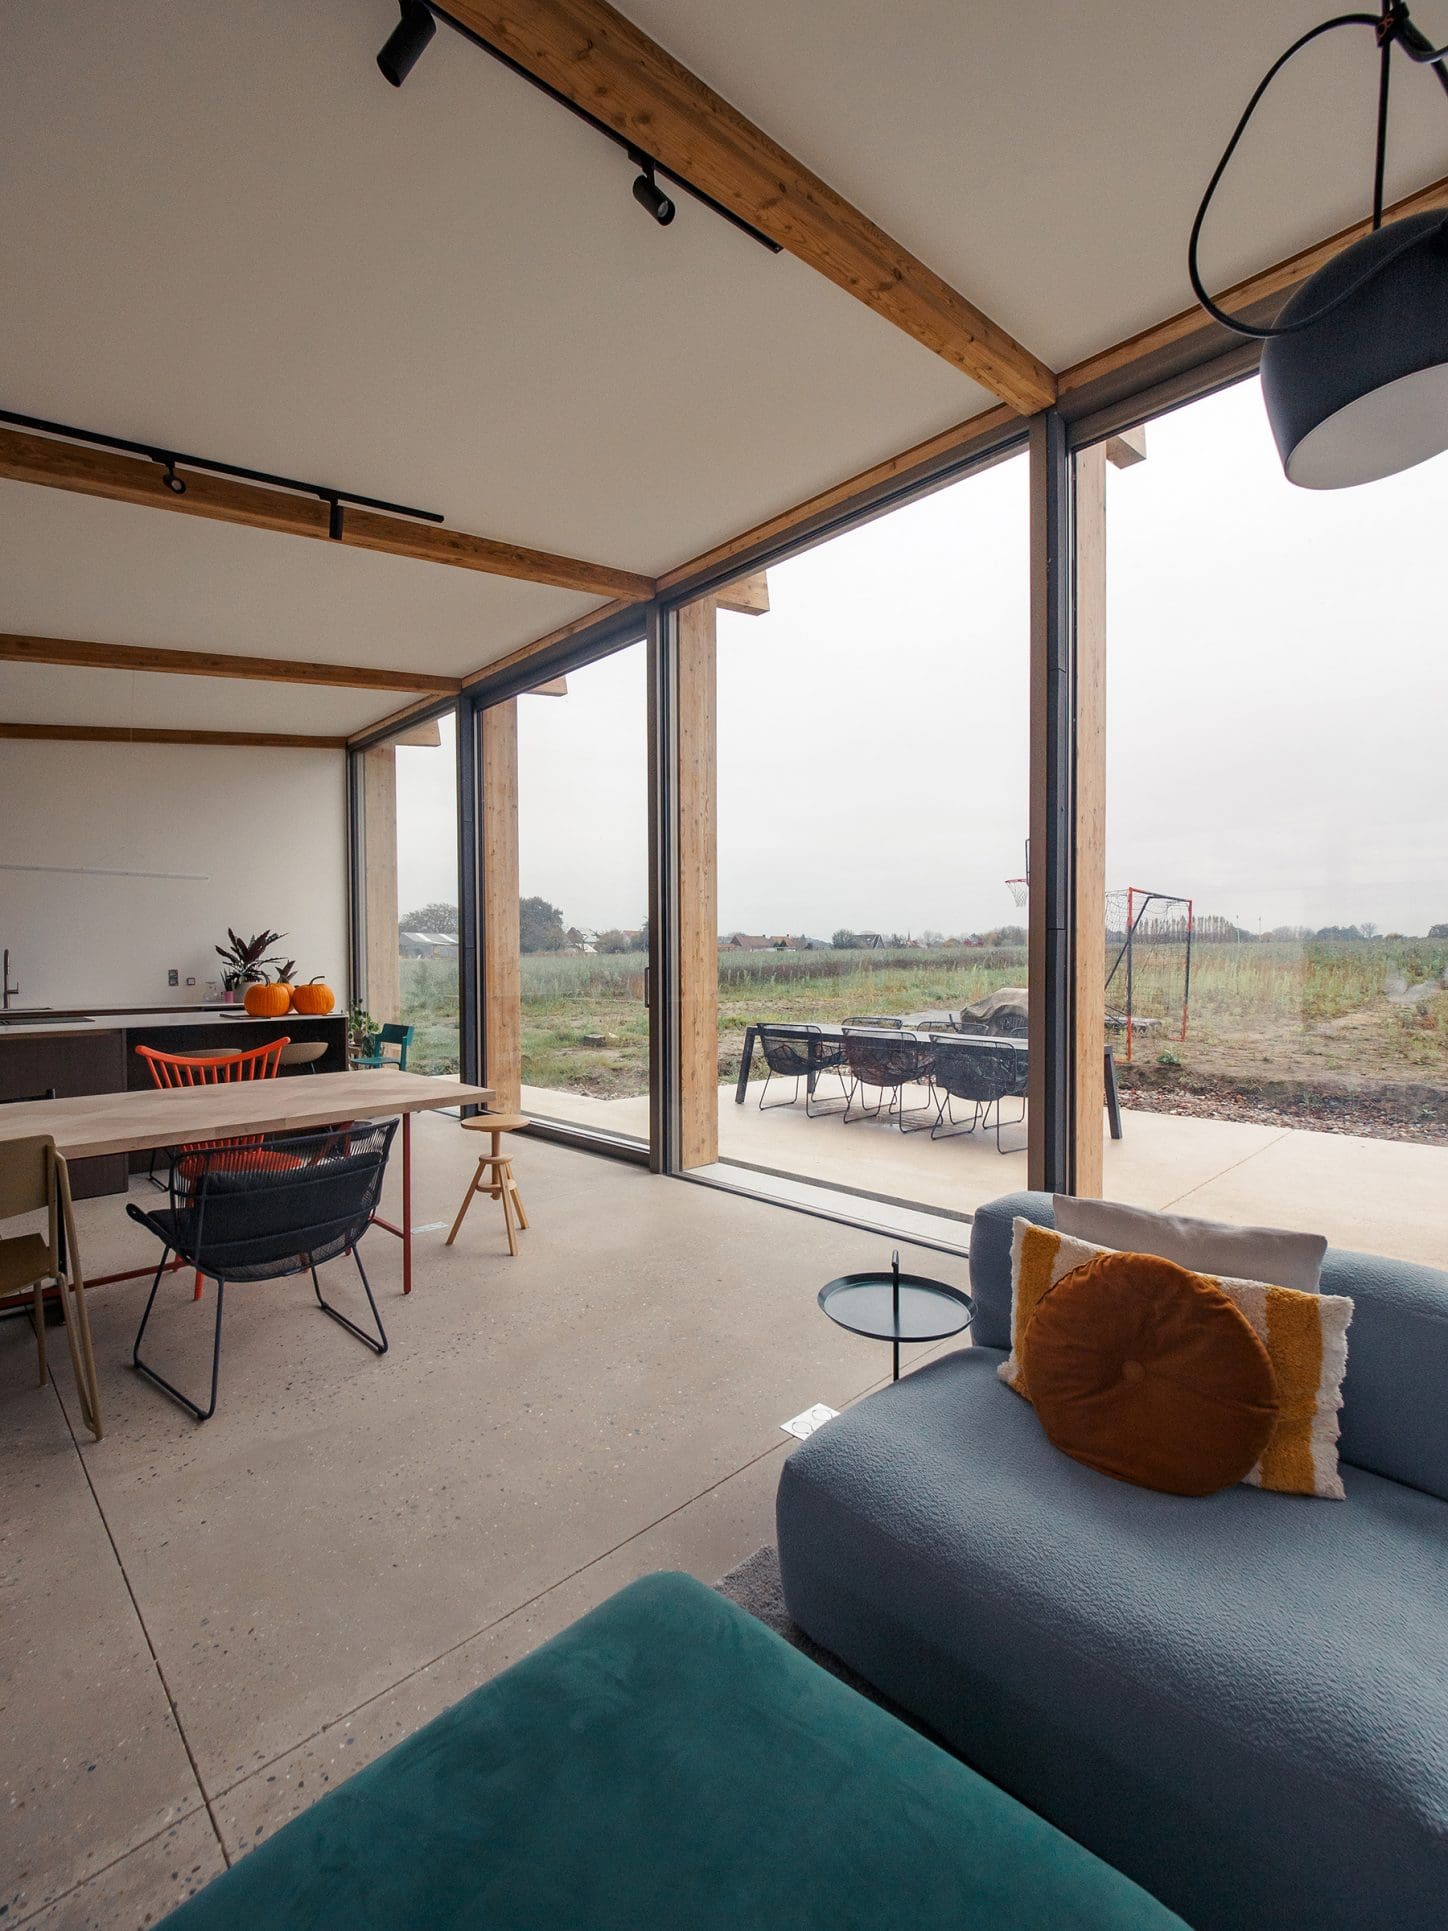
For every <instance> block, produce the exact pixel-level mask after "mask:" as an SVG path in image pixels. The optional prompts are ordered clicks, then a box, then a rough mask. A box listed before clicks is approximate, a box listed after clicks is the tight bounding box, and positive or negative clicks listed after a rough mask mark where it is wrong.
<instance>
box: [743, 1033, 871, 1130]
mask: <svg viewBox="0 0 1448 1931" xmlns="http://www.w3.org/2000/svg"><path fill="white" fill-rule="evenodd" d="M754 1036H755V1039H756V1040H757V1041H758V1043H759V1049H760V1051H761V1052H762V1053H763V1054H764V1063H765V1066H766V1067H767V1068H768V1069H769V1070H768V1071H767V1072H766V1074H765V1076H764V1091H763V1092H762V1093H761V1094H760V1095H759V1110H760V1112H761V1113H763V1112H764V1111H765V1110H766V1100H765V1094H767V1093H768V1091H769V1082H770V1081H771V1080H772V1079H775V1078H776V1077H777V1078H779V1079H792V1080H793V1081H794V1091H793V1092H792V1093H791V1094H790V1096H789V1098H788V1099H787V1100H769V1101H768V1102H767V1106H768V1108H769V1110H772V1109H773V1108H774V1107H776V1106H796V1105H797V1104H798V1103H799V1083H800V1081H801V1080H803V1081H804V1083H805V1087H804V1110H805V1117H806V1118H807V1119H811V1120H813V1119H817V1118H818V1117H819V1116H820V1115H821V1114H822V1113H839V1112H842V1111H843V1110H844V1107H845V1106H846V1105H848V1103H849V1095H848V1092H847V1091H846V1088H845V1073H844V1064H845V1054H844V1048H843V1047H842V1046H841V1044H840V1042H839V1041H838V1040H837V1039H826V1038H825V1037H824V1034H823V1033H822V1032H821V1031H820V1029H819V1027H818V1026H761V1025H757V1024H756V1026H755V1028H754ZM821 1073H832V1074H833V1075H834V1076H835V1078H836V1079H837V1080H838V1081H839V1083H840V1098H839V1099H838V1100H837V1099H834V1098H831V1099H830V1100H828V1101H827V1102H826V1103H825V1104H823V1105H820V1104H818V1103H817V1102H816V1100H815V1085H816V1082H817V1081H818V1078H819V1075H820V1074H821Z"/></svg>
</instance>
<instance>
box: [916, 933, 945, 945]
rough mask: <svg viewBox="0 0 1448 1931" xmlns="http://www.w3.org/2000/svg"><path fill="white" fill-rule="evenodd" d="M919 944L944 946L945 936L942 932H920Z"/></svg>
mask: <svg viewBox="0 0 1448 1931" xmlns="http://www.w3.org/2000/svg"><path fill="white" fill-rule="evenodd" d="M920 943H921V944H922V945H944V944H945V934H944V933H943V932H922V933H921V934H920Z"/></svg>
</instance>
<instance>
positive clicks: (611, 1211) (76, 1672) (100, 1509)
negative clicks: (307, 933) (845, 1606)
mask: <svg viewBox="0 0 1448 1931" xmlns="http://www.w3.org/2000/svg"><path fill="white" fill-rule="evenodd" d="M415 1133H416V1139H415V1143H414V1145H415V1159H414V1189H415V1205H416V1212H417V1220H418V1224H419V1227H420V1229H421V1231H420V1232H419V1234H418V1237H417V1260H416V1274H415V1282H416V1285H415V1290H414V1292H413V1294H412V1296H411V1297H410V1299H408V1300H407V1301H404V1300H403V1298H402V1295H401V1272H400V1253H399V1249H398V1244H397V1242H396V1241H394V1240H393V1239H392V1238H391V1237H390V1236H388V1235H385V1234H382V1233H374V1234H372V1235H371V1236H369V1239H368V1243H367V1250H366V1251H367V1260H368V1264H369V1268H370V1270H371V1272H372V1275H373V1281H374V1286H375V1288H376V1289H377V1292H378V1300H379V1305H380V1307H381V1311H382V1316H383V1320H384V1322H385V1323H386V1326H387V1330H388V1334H389V1338H390V1341H391V1349H390V1352H389V1353H388V1354H387V1355H386V1356H385V1357H383V1358H382V1359H380V1360H379V1359H377V1358H375V1357H373V1356H372V1355H370V1354H368V1353H367V1352H366V1351H365V1350H363V1349H362V1348H361V1347H360V1346H358V1345H357V1343H356V1342H355V1341H353V1340H352V1339H351V1337H350V1336H348V1335H347V1334H345V1333H344V1332H342V1331H341V1330H340V1329H339V1328H337V1327H336V1326H335V1325H334V1324H333V1323H332V1322H330V1321H327V1320H325V1319H322V1318H320V1316H319V1314H318V1312H317V1310H316V1309H315V1307H314V1305H313V1304H312V1301H311V1296H310V1290H309V1288H308V1286H307V1284H306V1283H305V1282H304V1281H290V1282H288V1281H281V1282H276V1283H271V1284H266V1285H261V1286H257V1287H251V1288H241V1287H238V1288H233V1289H232V1290H230V1291H229V1293H228V1296H227V1306H226V1328H225V1336H224V1346H223V1356H222V1380H221V1396H220V1405H219V1407H218V1410H217V1413H216V1416H215V1418H214V1419H213V1420H212V1421H210V1422H207V1423H206V1424H204V1425H203V1426H200V1427H198V1426H197V1425H196V1424H195V1423H193V1422H192V1421H191V1420H190V1418H189V1417H188V1416H186V1415H185V1414H183V1413H182V1412H181V1411H180V1410H179V1409H178V1408H176V1407H175V1406H174V1405H173V1404H172V1403H171V1402H169V1401H167V1400H166V1399H164V1398H163V1397H162V1396H161V1395H160V1394H159V1393H158V1392H157V1391H156V1390H155V1389H154V1388H152V1387H150V1386H149V1385H147V1384H145V1383H144V1382H142V1381H140V1380H139V1379H138V1378H137V1377H136V1376H135V1375H134V1374H133V1373H132V1372H131V1370H130V1368H129V1366H128V1365H127V1364H128V1362H129V1354H130V1346H131V1340H132V1336H133V1334H134V1332H135V1327H136V1323H137V1321H138V1319H139V1316H140V1311H141V1306H142V1303H143V1301H144V1297H145V1292H146V1283H145V1282H143V1281H134V1282H130V1283H126V1284H123V1285H118V1286H113V1287H106V1288H100V1289H98V1290H96V1292H95V1293H94V1295H93V1296H92V1298H91V1317H92V1322H93V1326H94V1331H95V1339H96V1351H97V1357H98V1361H99V1367H100V1376H101V1392H102V1399H103V1402H104V1418H105V1425H106V1433H105V1437H104V1439H103V1440H102V1441H100V1442H98V1443H93V1442H92V1441H91V1440H90V1437H89V1436H88V1435H87V1434H86V1432H85V1430H84V1428H83V1427H82V1426H81V1423H80V1420H79V1416H78V1412H77V1404H76V1401H75V1395H74V1389H73V1386H72V1384H71V1381H70V1371H69V1365H68V1363H67V1361H66V1359H65V1349H64V1346H63V1345H55V1346H52V1349H51V1358H52V1362H53V1363H55V1364H56V1365H55V1374H56V1385H55V1386H53V1387H47V1388H43V1389H42V1388H37V1387H36V1386H35V1349H34V1342H33V1339H32V1337H31V1332H30V1329H29V1326H28V1323H27V1322H25V1321H24V1320H23V1319H14V1320H5V1321H0V1437H3V1445H0V1490H3V1504H0V1506H3V1518H0V1519H3V1522H4V1571H3V1573H4V1586H5V1603H6V1635H7V1641H6V1645H5V1658H4V1665H3V1683H4V1693H3V1707H4V1710H5V1735H6V1747H5V1752H4V1783H5V1796H6V1804H5V1807H4V1810H3V1813H0V1873H3V1874H4V1884H3V1891H0V1917H3V1921H4V1922H5V1924H7V1925H19V1924H26V1925H32V1926H37V1927H39V1926H44V1927H45V1928H46V1931H56V1928H57V1927H61V1926H64V1927H73V1926H82V1925H103V1926H105V1927H106V1928H107V1931H129V1928H130V1927H132V1926H139V1925H141V1924H144V1923H150V1922H153V1921H154V1920H155V1918H157V1917H158V1916H160V1915H161V1913H162V1912H163V1911H165V1910H166V1909H168V1908H170V1906H171V1905H173V1904H174V1903H176V1902H178V1901H179V1900H180V1898H181V1897H182V1896H183V1895H185V1894H186V1893H187V1892H188V1891H189V1890H191V1889H193V1888H194V1887H196V1886H197V1885H199V1884H200V1883H202V1882H204V1881H205V1880H206V1879H207V1878H208V1877H210V1876H211V1875H212V1874H213V1873H215V1872H216V1871H219V1870H220V1869H221V1868H222V1866H223V1863H224V1862H226V1861H228V1860H234V1859H235V1858H237V1857H239V1856H240V1855H242V1854H243V1853H244V1852H245V1851H246V1850H247V1849H248V1848H249V1847H251V1846H252V1845H254V1844H255V1843H256V1842H257V1841H259V1840H260V1839H261V1838H263V1837H265V1836H266V1835H267V1834H268V1833H269V1832H271V1831H273V1830H275V1829H276V1828H277V1827H278V1826H279V1825H280V1824H282V1823H283V1822H285V1821H286V1819H287V1818H288V1817H289V1816H291V1815H292V1814H293V1813H294V1812H296V1811H297V1810H299V1809H301V1808H303V1807H304V1806H305V1805H306V1804H307V1803H309V1802H310V1801H311V1800H312V1799H313V1798H315V1797H317V1796H318V1795H320V1794H322V1792H324V1791H325V1790H326V1789H327V1787H328V1786H329V1785H331V1784H333V1783H336V1782H337V1781H339V1780H340V1779H341V1778H343V1777H345V1776H346V1775H348V1774H349V1773H350V1772H351V1771H353V1770H355V1769H358V1768H360V1767H361V1765H362V1764H363V1763H365V1762H366V1761H367V1760H368V1759H369V1758H370V1757H372V1756H374V1755H376V1754H378V1753H379V1752H380V1751H381V1750H383V1749H384V1748H386V1747H387V1746H389V1745H390V1744H392V1743H394V1742H396V1741H397V1740H398V1739H399V1738H400V1737H402V1736H403V1735H405V1734H407V1733H408V1732H409V1731H411V1730H413V1729H414V1728H416V1727H417V1726H418V1725H420V1724H421V1723H423V1722H425V1721H426V1720H427V1719H428V1718H430V1717H431V1716H433V1715H434V1714H435V1713H437V1712H438V1711H439V1710H441V1709H442V1708H444V1707H445V1706H446V1705H448V1704H449V1703H451V1702H453V1701H455V1700H456V1699H457V1698H458V1697H459V1696H461V1695H463V1694H465V1693H466V1692H467V1691H468V1690H469V1689H471V1688H473V1687H474V1686H475V1685H476V1684H477V1683H479V1682H481V1681H483V1680H484V1679H486V1678H487V1677H489V1676H490V1675H492V1674H494V1673H495V1672H496V1671H498V1670H500V1669H502V1668H504V1667H505V1666H506V1665H507V1664H509V1663H510V1662H512V1661H513V1660H515V1659H516V1658H517V1657H518V1656H520V1655H522V1654H523V1653H525V1652H526V1651H527V1650H529V1649H531V1648H533V1647H534V1646H535V1645H536V1644H538V1643H539V1642H541V1641H543V1640H545V1639H546V1638H547V1637H548V1636H549V1635H551V1634H553V1633H554V1632H555V1631H556V1630H558V1629H559V1628H560V1627H562V1626H563V1625H565V1624H566V1623H568V1622H570V1621H572V1620H573V1619H574V1618H575V1617H576V1616H578V1615H580V1614H581V1613H582V1612H583V1611H584V1610H586V1609H588V1608H589V1607H591V1606H592V1605H593V1604H594V1603H596V1602H598V1601H599V1600H600V1599H602V1598H603V1597H604V1596H606V1595H608V1594H610V1593H611V1592H612V1591H613V1590H615V1589H616V1588H618V1587H620V1586H621V1585H622V1584H623V1583H625V1582H627V1581H628V1580H630V1579H631V1578H632V1577H634V1576H636V1575H639V1574H641V1573H644V1572H646V1571H650V1570H654V1569H659V1568H681V1569H686V1570H689V1571H692V1572H693V1573H694V1574H696V1575H698V1576H700V1577H701V1578H704V1579H708V1580H712V1579H715V1578H717V1577H718V1576H719V1575H721V1574H722V1573H724V1572H725V1571H726V1570H728V1569H729V1568H731V1567H732V1566H733V1565H734V1564H736V1563H737V1562H739V1561H740V1560H742V1559H743V1557H745V1556H746V1555H748V1554H749V1553H751V1552H752V1551H753V1550H754V1549H756V1548H757V1547H758V1546H759V1545H760V1544H761V1543H764V1542H766V1541H772V1540H773V1534H774V1530H773V1498H774V1490H775V1485H776V1481H777V1479H778V1471H779V1466H780V1461H781V1458H782V1456H783V1455H784V1454H785V1453H786V1452H787V1450H788V1447H789V1445H790V1443H789V1438H788V1437H787V1436H785V1435H784V1434H783V1433H781V1431H780V1427H779V1424H780V1422H781V1421H783V1420H784V1419H785V1418H786V1417H788V1416H791V1415H795V1414H798V1413H799V1412H801V1411H802V1410H803V1409H805V1408H807V1407H808V1406H810V1405H811V1404H812V1403H813V1402H816V1401H825V1402H828V1403H829V1404H830V1405H831V1406H834V1407H843V1406H844V1405H845V1404H847V1403H848V1402H850V1401H853V1400H855V1399H856V1398H857V1397H858V1396H860V1395H862V1394H863V1393H865V1392H867V1391H868V1390H869V1389H870V1388H871V1387H873V1386H876V1385H878V1384H879V1382H880V1381H881V1380H882V1379H883V1378H885V1377H887V1376H888V1373H889V1358H888V1350H887V1349H886V1348H885V1347H883V1346H881V1345H878V1344H875V1343H872V1342H868V1341H863V1340H859V1339H856V1338H855V1337H853V1336H850V1335H847V1334H845V1333H843V1332H842V1331H841V1330H839V1329H837V1328H835V1327H834V1326H832V1324H831V1323H830V1322H829V1321H827V1320H826V1319H825V1318H824V1317H823V1316H822V1315H821V1314H820V1312H819V1310H818V1308H817V1306H816V1304H815V1295H816V1292H817V1290H818V1288H819V1287H820V1285H821V1284H822V1283H823V1282H824V1281H826V1280H827V1279H829V1278H830V1277H831V1276H833V1275H834V1274H837V1273H839V1272H841V1271H844V1270H847V1269H851V1268H858V1267H862V1266H865V1265H867V1264H871V1263H875V1262H878V1261H880V1260H881V1259H882V1258H883V1256H884V1253H885V1251H887V1250H886V1249H885V1248H884V1246H883V1244H882V1242H881V1240H880V1239H879V1238H878V1237H876V1236H872V1235H866V1234H863V1233H859V1232H857V1231H855V1230H852V1229H848V1228H843V1227H840V1226H835V1225H831V1224H829V1223H827V1222H822V1221H820V1220H817V1219H812V1218H807V1217H805V1216H803V1215H800V1214H796V1213H789V1212H784V1211H781V1210H780V1209H779V1208H777V1207H773V1206H768V1205H762V1204H758V1203H755V1202H751V1201H745V1200H740V1199H738V1198H737V1197H734V1196H731V1195H728V1194H725V1193H722V1192H719V1191H717V1190H714V1189H711V1188H707V1187H700V1186H691V1185H687V1184H683V1183H680V1182H678V1181H673V1180H663V1179H657V1178H654V1177H652V1176H650V1175H649V1174H647V1173H646V1172H644V1171H643V1170H642V1169H640V1168H638V1167H635V1166H631V1165H628V1164H624V1163H620V1162H618V1161H614V1160H603V1159H598V1158H594V1157H591V1156H589V1155H587V1154H582V1153H577V1152H573V1151H570V1150H565V1149H563V1148H559V1147H556V1146H550V1145H548V1144H546V1143H543V1142H538V1141H529V1140H526V1139H520V1140H518V1141H517V1142H515V1143H514V1145H513V1152H514V1155H515V1159H516V1162H517V1168H518V1174H519V1180H520V1184H521V1186H522V1189H523V1192H524V1196H525V1200H526V1203H527V1206H528V1210H529V1214H530V1217H531V1221H532V1227H531V1229H530V1231H529V1232H528V1233H526V1234H524V1235H523V1236H522V1245H521V1253H520V1255H519V1257H518V1258H517V1259H516V1260H512V1261H510V1260H509V1259H508V1258H507V1253H506V1247H505V1244H504V1238H503V1228H502V1223H501V1217H500V1216H499V1215H498V1214H497V1210H496V1208H495V1207H494V1206H493V1205H492V1203H490V1202H487V1201H483V1200H480V1201H478V1202H477V1203H476V1204H475V1206H474V1208H473V1210H472V1213H471V1214H470V1216H469V1218H468V1221H467V1223H466V1225H465V1228H464V1232H463V1234H462V1236H461V1237H460V1239H459V1242H458V1245H457V1246H456V1247H455V1248H453V1249H451V1250H449V1249H447V1248H445V1247H444V1246H443V1237H444V1233H445V1230H446V1227H447V1224H448V1223H449V1222H450V1220H451V1217H452V1214H453V1211H454V1210H455V1208H456V1206H457V1203H458V1200H459V1198H460V1197H461V1194H462V1190H463V1186H464V1184H465V1181H466V1179H467V1178H468V1177H469V1176H470V1174H471V1171H472V1163H473V1158H474V1156H475V1154H476V1151H477V1148H476V1143H475V1141H474V1139H473V1136H469V1135H465V1134H463V1133H462V1132H461V1131H460V1130H459V1129H458V1127H457V1126H456V1124H455V1123H453V1122H452V1121H450V1120H447V1119H445V1118H440V1117H432V1116H426V1115H424V1116H422V1117H420V1118H419V1119H418V1121H417V1123H416V1127H415ZM1001 1164H1002V1166H1004V1164H1005V1163H1004V1162H1003V1163H1001ZM397 1179H398V1175H397V1172H396V1162H394V1171H393V1173H392V1175H391V1179H390V1191H391V1194H392V1199H391V1203H390V1208H389V1211H390V1212H391V1213H392V1214H393V1215H394V1216H395V1215H396V1212H397V1210H398V1200H397ZM136 1187H137V1197H143V1194H144V1192H145V1190H144V1183H139V1182H138V1183H136ZM149 1197H150V1199H152V1200H154V1199H155V1198H156V1196H155V1195H154V1194H152V1195H150V1196H149ZM77 1215H78V1220H79V1234H80V1241H81V1247H82V1254H83V1258H84V1262H85V1265H86V1268H87V1271H88V1272H90V1273H93V1274H99V1273H102V1272H107V1271H110V1270H112V1269H117V1268H122V1267H127V1266H140V1265H143V1264H144V1263H146V1262H147V1261H148V1260H149V1259H152V1258H153V1257H154V1253H155V1249H154V1244H153V1243H152V1242H151V1240H150V1237H149V1236H148V1235H147V1234H146V1233H145V1231H144V1230H143V1229H141V1228H140V1227H138V1226H136V1225H135V1224H134V1223H133V1222H131V1221H129V1220H127V1219H126V1217H125V1214H124V1205H123V1201H122V1200H121V1198H120V1197H118V1196H111V1197H108V1198H101V1199H95V1200H87V1201H82V1202H79V1203H78V1204H77ZM905 1254H906V1256H908V1258H907V1263H906V1264H907V1265H914V1266H916V1267H918V1268H919V1269H920V1270H921V1271H923V1272H928V1273H933V1274H935V1275H937V1276H939V1277H943V1278H946V1279H949V1280H952V1281H955V1282H957V1283H960V1284H963V1283H964V1281H965V1271H966V1270H965V1265H964V1262H963V1261H960V1260H958V1259H954V1258H952V1257H949V1256H944V1255H941V1254H939V1253H922V1252H916V1251H914V1250H910V1249H906V1250H905ZM349 1271H350V1270H349V1269H348V1268H347V1266H346V1265H345V1263H334V1264H333V1265H332V1266H331V1267H330V1268H329V1269H328V1270H327V1272H328V1275H329V1277H330V1286H331V1288H332V1290H334V1291H335V1294H336V1297H337V1299H338V1300H339V1302H340V1303H341V1304H342V1305H344V1306H350V1305H351V1297H353V1296H355V1297H356V1298H358V1299H360V1293H359V1292H358V1290H357V1289H356V1287H355V1284H354V1283H353V1282H349V1279H348V1276H349ZM167 1286H168V1289H169V1293H168V1294H167V1296H166V1299H165V1301H164V1303H163V1304H162V1306H163V1311H164V1315H165V1319H164V1321H163V1322H161V1323H160V1325H159V1326H157V1322H155V1321H153V1329H154V1330H155V1347H156V1352H157V1355H158V1357H159V1356H161V1355H162V1354H163V1352H164V1356H165V1359H166V1360H167V1361H168V1362H171V1363H174V1364H175V1369H176V1378H177V1379H178V1380H180V1381H182V1382H183V1384H186V1383H187V1382H188V1379H189V1380H191V1381H194V1380H197V1379H199V1378H200V1377H202V1376H203V1375H204V1373H205V1371H206V1364H207V1361H208V1358H209V1337H210V1331H211V1322H212V1315H213V1311H214V1303H213V1302H212V1301H211V1300H210V1298H209V1296H208V1298H207V1299H206V1300H204V1301H202V1302H200V1303H193V1301H192V1299H191V1296H190V1290H189V1287H188V1286H186V1285H184V1277H177V1279H176V1280H175V1281H172V1282H168V1283H167ZM157 1318H158V1320H159V1316H158V1317H157ZM52 1340H53V1341H58V1337H57V1336H52ZM941 1345H942V1346H943V1347H945V1348H949V1347H952V1346H954V1345H955V1343H953V1342H946V1343H943V1344H941ZM931 1351H932V1350H919V1351H917V1358H920V1357H923V1355H924V1354H926V1353H928V1352H931Z"/></svg>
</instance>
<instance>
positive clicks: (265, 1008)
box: [242, 980, 292, 1019]
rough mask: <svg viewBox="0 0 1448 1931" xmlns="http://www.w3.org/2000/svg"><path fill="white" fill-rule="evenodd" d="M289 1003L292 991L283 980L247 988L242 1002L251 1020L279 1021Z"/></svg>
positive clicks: (287, 1008)
mask: <svg viewBox="0 0 1448 1931" xmlns="http://www.w3.org/2000/svg"><path fill="white" fill-rule="evenodd" d="M291 1003H292V989H291V987H290V986H289V985H288V984H287V983H286V981H285V980H279V981H277V982H275V983H272V984H262V985H255V986H248V987H247V989H246V993H245V996H244V998H243V1000H242V1004H243V1005H244V1006H245V1007H246V1009H247V1011H248V1012H249V1013H250V1014H251V1016H252V1018H253V1019H280V1018H281V1016H282V1014H283V1013H284V1012H287V1011H289V1010H290V1008H291Z"/></svg>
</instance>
